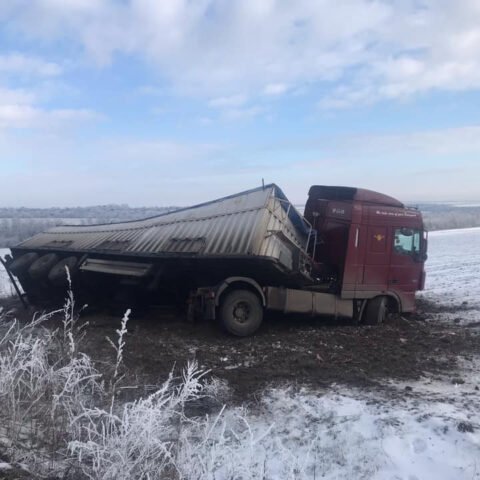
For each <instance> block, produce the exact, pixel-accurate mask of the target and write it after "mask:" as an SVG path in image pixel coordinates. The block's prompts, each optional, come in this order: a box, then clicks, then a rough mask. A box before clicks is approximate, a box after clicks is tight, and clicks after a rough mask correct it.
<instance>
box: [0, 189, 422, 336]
mask: <svg viewBox="0 0 480 480" xmlns="http://www.w3.org/2000/svg"><path fill="white" fill-rule="evenodd" d="M426 246H427V241H426V234H425V233H424V230H423V223H422V217H421V213H420V212H419V211H417V210H415V209H409V208H405V207H404V205H403V204H401V203H400V202H398V201H397V200H395V199H393V198H391V197H388V196H386V195H382V194H379V193H376V192H371V191H368V190H362V189H356V188H350V187H325V186H314V187H312V188H311V189H310V192H309V198H308V201H307V204H306V207H305V217H304V216H302V215H301V214H300V213H299V212H298V211H297V210H296V209H295V208H294V207H293V206H292V204H291V203H290V202H289V201H288V200H287V198H286V196H285V195H284V194H283V192H282V191H281V189H280V188H279V187H278V186H276V185H274V184H270V185H266V186H262V187H259V188H256V189H253V190H249V191H246V192H242V193H239V194H236V195H231V196H228V197H225V198H221V199H218V200H214V201H211V202H207V203H203V204H200V205H197V206H194V207H190V208H184V209H180V210H176V211H173V212H169V213H165V214H163V215H159V216H156V217H152V218H148V219H144V220H137V221H130V222H121V223H112V224H104V225H89V226H60V227H56V228H53V229H51V230H48V231H46V232H43V233H40V234H38V235H35V236H34V237H32V238H30V239H28V240H26V241H24V242H22V243H21V244H19V245H17V246H15V247H14V248H12V249H11V252H12V256H11V257H9V258H7V259H6V265H7V268H8V270H9V272H10V273H11V274H12V275H15V276H16V277H17V279H18V281H19V283H20V284H21V286H22V288H23V290H24V291H25V293H26V295H27V297H28V299H29V300H30V301H31V302H32V303H35V302H39V301H42V300H44V299H55V298H61V297H62V296H63V295H64V293H65V287H66V285H67V277H66V271H67V268H68V271H69V273H70V276H71V277H72V279H73V283H74V288H75V289H76V290H78V291H79V292H81V294H82V295H84V296H85V297H87V298H88V299H89V300H90V301H94V302H95V301H96V300H98V301H100V300H104V299H114V298H117V296H118V295H119V292H120V293H121V292H123V293H125V292H128V293H129V294H130V295H132V296H134V297H137V298H141V299H142V301H143V302H147V303H155V302H157V303H158V302H159V301H161V302H170V303H174V302H175V303H178V302H185V303H186V304H187V305H188V311H189V315H190V316H198V317H203V318H206V319H216V318H218V319H219V320H220V321H221V323H222V325H223V326H224V327H225V328H226V330H227V331H229V332H230V333H233V334H235V335H241V336H243V335H249V334H252V333H253V332H255V331H256V330H257V329H258V327H259V326H260V324H261V322H262V319H263V313H264V311H265V310H277V311H282V312H289V313H303V314H308V315H333V316H336V317H347V318H355V319H357V320H358V321H365V322H367V323H379V322H382V321H383V320H384V318H385V316H386V315H387V312H388V311H391V310H396V311H407V312H408V311H412V310H413V308H414V298H415V291H416V290H419V289H422V288H423V283H424V280H425V274H424V270H423V264H424V261H425V259H426Z"/></svg>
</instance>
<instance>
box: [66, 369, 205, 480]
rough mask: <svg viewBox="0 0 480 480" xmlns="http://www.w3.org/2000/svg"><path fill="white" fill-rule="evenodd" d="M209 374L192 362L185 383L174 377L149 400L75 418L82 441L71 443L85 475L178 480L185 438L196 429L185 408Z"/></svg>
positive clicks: (105, 477)
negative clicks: (185, 432) (171, 477)
mask: <svg viewBox="0 0 480 480" xmlns="http://www.w3.org/2000/svg"><path fill="white" fill-rule="evenodd" d="M204 374H205V372H204V371H202V370H200V369H199V368H198V366H197V364H196V363H190V364H188V365H187V367H186V368H185V370H184V372H183V375H182V378H181V380H180V382H178V381H176V380H177V379H175V378H174V377H173V374H170V376H169V377H168V379H167V380H166V381H165V382H164V383H163V385H162V386H161V387H160V388H159V389H158V390H157V391H156V392H155V393H153V394H151V395H149V396H148V397H146V398H142V399H139V400H137V401H135V402H130V403H127V404H125V405H123V406H120V407H119V406H118V405H112V407H111V408H110V409H109V410H103V409H99V408H94V409H85V411H84V412H83V413H82V414H81V415H79V416H78V417H77V418H75V419H74V422H75V423H77V424H78V425H80V427H79V428H78V431H79V432H80V438H79V439H78V440H75V441H72V442H71V443H70V445H69V447H70V451H71V453H72V454H73V455H74V456H75V457H76V458H77V459H78V462H79V464H80V465H82V469H83V472H84V473H85V475H86V476H87V477H88V478H91V479H105V480H108V479H112V480H113V479H117V480H122V479H125V480H126V479H131V478H148V479H152V480H153V479H161V478H165V475H167V474H170V475H174V476H175V477H176V476H177V474H176V455H177V451H178V445H179V440H180V439H181V438H182V432H183V429H184V428H185V427H186V426H189V425H190V421H189V419H188V418H187V416H186V415H185V407H186V405H187V403H188V402H191V401H192V400H195V399H198V398H199V397H200V396H201V395H202V389H203V386H202V383H201V381H200V380H201V378H202V376H203V375H204ZM116 407H119V408H118V410H119V411H118V412H117V411H116Z"/></svg>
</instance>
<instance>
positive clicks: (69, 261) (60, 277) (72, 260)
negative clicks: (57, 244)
mask: <svg viewBox="0 0 480 480" xmlns="http://www.w3.org/2000/svg"><path fill="white" fill-rule="evenodd" d="M76 266H77V257H67V258H64V259H63V260H60V261H59V262H58V263H57V264H55V265H54V267H53V268H52V269H51V270H50V273H49V274H48V279H49V280H50V282H52V283H53V284H54V285H58V286H64V285H65V286H66V285H67V271H66V270H65V267H68V270H69V272H70V275H71V276H73V274H74V272H75V267H76Z"/></svg>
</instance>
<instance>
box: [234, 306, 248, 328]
mask: <svg viewBox="0 0 480 480" xmlns="http://www.w3.org/2000/svg"><path fill="white" fill-rule="evenodd" d="M233 318H234V319H235V321H237V322H238V323H242V324H243V323H247V322H248V320H249V318H250V305H249V304H248V303H247V302H244V301H240V302H237V303H235V305H234V306H233Z"/></svg>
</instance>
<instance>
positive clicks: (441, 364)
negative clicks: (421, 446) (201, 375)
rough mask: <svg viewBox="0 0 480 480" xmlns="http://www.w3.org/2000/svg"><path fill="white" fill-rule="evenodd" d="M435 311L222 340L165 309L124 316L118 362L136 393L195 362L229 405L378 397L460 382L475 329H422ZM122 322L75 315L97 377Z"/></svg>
mask: <svg viewBox="0 0 480 480" xmlns="http://www.w3.org/2000/svg"><path fill="white" fill-rule="evenodd" d="M3 303H4V306H5V307H7V308H14V309H15V310H16V311H17V316H18V317H23V318H24V319H26V318H29V317H30V316H31V312H25V311H24V310H23V309H22V308H21V306H20V305H19V304H18V303H17V302H16V301H14V300H10V301H5V300H3ZM0 304H1V303H0ZM462 308H468V307H467V306H459V307H458V308H457V310H456V311H458V314H459V315H461V311H462ZM439 309H440V307H438V306H436V305H434V304H431V303H428V302H425V301H419V302H418V311H417V313H416V314H414V315H410V316H409V317H408V318H407V317H396V318H391V319H390V320H389V322H387V323H386V324H384V325H380V326H358V325H355V324H352V323H350V324H349V323H345V322H339V321H337V322H336V321H333V320H328V319H327V320H325V319H311V318H306V317H302V316H282V315H275V316H268V317H267V318H266V320H265V322H264V325H263V326H262V328H261V329H260V331H259V332H258V333H257V334H255V335H254V336H252V337H248V338H236V337H232V336H229V335H227V334H225V333H224V332H222V331H221V330H220V328H219V327H218V326H217V325H216V324H214V323H209V322H200V323H196V324H190V323H188V322H186V320H185V317H184V316H182V315H181V314H178V313H175V312H173V311H169V310H162V309H159V308H155V309H153V308H152V309H150V310H149V311H146V312H141V313H140V312H138V313H137V312H135V311H133V312H132V314H131V317H130V321H129V322H128V335H127V338H126V347H125V355H124V359H125V367H126V372H128V373H127V378H126V380H125V382H126V384H127V385H130V386H131V387H132V389H130V391H131V392H132V393H133V392H137V394H138V393H143V391H149V390H150V389H154V388H155V386H156V385H159V384H160V383H162V381H163V380H165V379H166V377H167V376H168V374H169V372H170V371H171V370H172V368H173V367H174V366H175V368H176V370H177V371H180V370H181V368H182V367H183V366H184V365H185V364H186V363H187V362H188V361H189V360H193V359H196V360H197V361H198V363H199V365H200V366H201V367H203V368H206V369H209V370H211V372H212V374H213V375H215V376H216V377H218V378H220V379H225V380H226V381H227V382H228V384H229V386H230V388H231V389H232V391H233V396H234V399H233V400H234V401H235V400H236V401H242V402H243V401H250V400H253V399H254V398H255V395H256V394H257V393H258V392H260V391H261V390H262V389H263V388H265V387H268V386H271V385H281V384H283V383H288V384H290V385H291V384H294V385H295V384H298V385H308V386H313V387H317V388H318V387H326V386H328V385H330V384H332V383H342V384H347V385H352V386H363V387H368V386H374V385H375V386H376V387H377V388H378V387H379V386H380V387H381V386H382V385H383V384H386V383H387V381H389V380H392V379H393V380H395V379H398V380H403V381H409V380H412V381H413V380H416V379H419V378H420V377H422V376H428V377H431V378H435V376H436V375H440V374H445V373H447V372H448V374H451V376H452V382H455V383H461V382H462V379H461V377H460V376H459V374H458V373H456V372H457V369H456V367H457V356H458V355H461V356H462V358H466V359H467V360H468V359H469V358H471V356H472V355H473V354H474V353H475V352H476V353H478V352H479V351H480V335H479V329H478V324H472V325H470V326H467V327H466V326H460V325H456V324H455V323H453V324H445V323H435V322H433V321H431V320H428V318H429V316H430V315H432V314H434V313H439ZM121 317H122V315H121V312H118V314H115V315H113V314H112V313H108V312H105V311H96V312H94V311H86V312H84V313H83V314H82V316H81V319H82V321H88V323H89V325H88V328H87V335H86V337H85V339H84V340H83V345H82V350H83V351H84V352H85V353H87V354H89V355H90V356H91V357H92V358H93V359H95V361H96V362H97V365H98V366H99V369H100V370H101V371H108V369H109V368H111V366H112V365H113V360H114V355H115V352H114V351H113V348H112V347H111V345H110V344H109V342H108V340H107V337H110V338H111V339H112V340H113V341H116V333H115V331H116V329H118V328H119V326H120V320H121ZM479 320H480V319H479ZM55 322H58V320H53V321H52V325H54V324H55ZM126 390H129V389H126Z"/></svg>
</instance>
